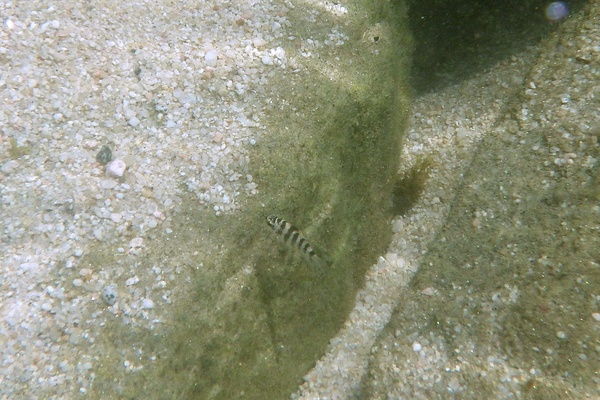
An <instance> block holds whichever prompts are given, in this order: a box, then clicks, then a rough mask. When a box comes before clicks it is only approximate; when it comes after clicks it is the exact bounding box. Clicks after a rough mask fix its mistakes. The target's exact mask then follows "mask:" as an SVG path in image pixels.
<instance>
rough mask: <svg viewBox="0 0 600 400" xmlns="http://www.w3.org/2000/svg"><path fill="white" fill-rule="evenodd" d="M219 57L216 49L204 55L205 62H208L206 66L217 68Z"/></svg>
mask: <svg viewBox="0 0 600 400" xmlns="http://www.w3.org/2000/svg"><path fill="white" fill-rule="evenodd" d="M218 55H219V53H217V51H216V50H215V49H212V50H209V51H207V52H206V54H205V55H204V62H206V65H207V66H209V67H216V66H217V56H218Z"/></svg>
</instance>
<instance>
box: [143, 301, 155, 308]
mask: <svg viewBox="0 0 600 400" xmlns="http://www.w3.org/2000/svg"><path fill="white" fill-rule="evenodd" d="M142 308H145V309H150V308H154V302H153V301H152V300H150V299H143V300H142Z"/></svg>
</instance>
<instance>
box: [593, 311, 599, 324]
mask: <svg viewBox="0 0 600 400" xmlns="http://www.w3.org/2000/svg"><path fill="white" fill-rule="evenodd" d="M592 318H594V319H595V320H596V321H597V322H600V313H597V312H595V313H592Z"/></svg>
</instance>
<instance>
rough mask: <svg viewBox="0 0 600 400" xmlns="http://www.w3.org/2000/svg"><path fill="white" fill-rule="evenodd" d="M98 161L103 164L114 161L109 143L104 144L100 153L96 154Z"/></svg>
mask: <svg viewBox="0 0 600 400" xmlns="http://www.w3.org/2000/svg"><path fill="white" fill-rule="evenodd" d="M96 161H98V162H99V163H100V164H102V165H106V164H108V163H109V162H111V161H112V151H111V150H110V147H108V146H107V145H104V146H102V148H101V149H100V151H99V152H98V154H96Z"/></svg>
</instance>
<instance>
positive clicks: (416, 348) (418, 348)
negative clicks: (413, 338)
mask: <svg viewBox="0 0 600 400" xmlns="http://www.w3.org/2000/svg"><path fill="white" fill-rule="evenodd" d="M412 348H413V351H414V352H416V353H418V352H419V351H421V349H422V348H423V347H422V346H421V343H417V342H414V343H413V345H412Z"/></svg>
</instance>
